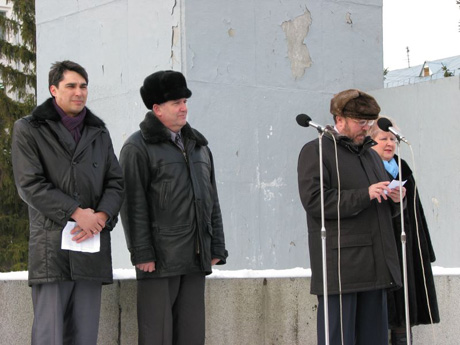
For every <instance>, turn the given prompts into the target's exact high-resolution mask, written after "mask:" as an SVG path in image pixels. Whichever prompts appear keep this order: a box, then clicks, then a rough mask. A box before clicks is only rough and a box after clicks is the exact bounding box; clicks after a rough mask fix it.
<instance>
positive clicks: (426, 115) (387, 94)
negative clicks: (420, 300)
mask: <svg viewBox="0 0 460 345" xmlns="http://www.w3.org/2000/svg"><path fill="white" fill-rule="evenodd" d="M371 93H372V94H373V95H374V96H375V97H376V99H377V100H378V102H379V104H380V105H381V108H382V112H381V113H382V114H385V115H387V116H390V117H392V118H393V119H394V120H395V122H396V124H397V125H398V126H399V128H400V130H401V132H402V133H403V134H404V136H405V137H406V138H407V139H408V140H409V142H410V143H411V146H412V150H413V153H414V159H415V164H414V163H413V160H412V153H411V151H410V148H409V146H407V145H406V144H404V143H402V145H401V157H402V158H403V159H405V160H406V161H407V162H408V163H409V165H410V166H411V167H412V170H414V172H415V175H416V180H417V188H418V190H419V193H420V197H421V199H422V204H423V207H424V211H425V216H426V218H427V223H428V226H429V229H430V235H431V239H432V241H433V246H434V249H435V252H436V266H442V267H458V266H459V264H460V251H459V250H458V244H459V243H460V232H459V231H457V227H458V226H457V225H458V224H460V212H459V209H460V200H459V198H458V197H457V192H458V191H459V190H460V180H459V179H458V171H459V163H458V162H460V150H458V147H457V145H456V144H455V142H456V138H457V136H458V132H459V130H460V122H459V121H458V110H459V109H460V77H459V76H455V77H450V78H444V79H438V80H433V81H429V82H424V83H418V84H414V85H407V86H401V87H394V88H387V89H381V90H376V91H372V92H371Z"/></svg>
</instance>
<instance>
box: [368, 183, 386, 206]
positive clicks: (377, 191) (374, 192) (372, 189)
mask: <svg viewBox="0 0 460 345" xmlns="http://www.w3.org/2000/svg"><path fill="white" fill-rule="evenodd" d="M389 184H390V182H389V181H383V182H379V183H375V184H372V185H370V186H369V197H370V198H371V200H373V199H377V201H378V202H379V203H381V202H382V198H383V199H384V200H387V195H386V194H385V191H387V192H388V193H390V192H391V189H390V188H388V187H387V186H388V185H389Z"/></svg>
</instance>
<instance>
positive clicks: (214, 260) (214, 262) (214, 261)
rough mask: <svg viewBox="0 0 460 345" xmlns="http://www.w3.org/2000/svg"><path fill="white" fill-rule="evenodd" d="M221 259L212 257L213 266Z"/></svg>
mask: <svg viewBox="0 0 460 345" xmlns="http://www.w3.org/2000/svg"><path fill="white" fill-rule="evenodd" d="M219 261H220V259H212V260H211V266H214V265H215V264H217V263H218V262H219Z"/></svg>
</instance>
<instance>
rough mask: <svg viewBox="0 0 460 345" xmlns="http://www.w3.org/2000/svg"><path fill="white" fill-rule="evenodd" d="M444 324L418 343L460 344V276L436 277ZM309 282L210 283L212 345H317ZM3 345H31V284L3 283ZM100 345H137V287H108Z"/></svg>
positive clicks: (422, 332) (420, 334)
mask: <svg viewBox="0 0 460 345" xmlns="http://www.w3.org/2000/svg"><path fill="white" fill-rule="evenodd" d="M435 284H436V289H437V293H438V302H439V310H440V315H441V323H440V324H437V325H434V326H417V327H414V328H413V333H414V344H420V345H428V344H443V345H456V344H458V339H459V338H460V329H459V328H458V327H457V323H458V320H459V319H460V298H459V297H458V294H457V291H458V290H459V289H460V277H459V276H436V277H435ZM309 288H310V279H309V278H247V279H207V281H206V296H205V297H206V332H207V334H206V344H207V345H234V344H251V345H314V344H316V308H317V299H316V297H315V296H313V295H310V294H309ZM0 310H1V311H2V312H1V313H0V344H8V345H24V344H28V343H30V329H31V325H32V304H31V298H30V288H29V287H28V286H27V283H26V282H25V281H0ZM98 344H110V345H113V344H119V345H134V344H137V316H136V282H135V281H133V280H121V281H116V282H115V284H113V285H110V286H104V288H103V296H102V311H101V319H100V331H99V338H98Z"/></svg>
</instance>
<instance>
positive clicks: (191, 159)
mask: <svg viewBox="0 0 460 345" xmlns="http://www.w3.org/2000/svg"><path fill="white" fill-rule="evenodd" d="M140 128H141V129H140V131H137V132H135V133H134V134H133V135H131V136H130V137H129V138H128V140H127V141H126V142H125V144H124V145H123V148H122V150H121V153H120V163H121V166H122V169H123V174H124V177H125V181H126V199H125V202H124V203H123V206H122V209H121V220H122V223H123V229H124V231H125V235H126V241H127V244H128V249H129V251H130V252H131V261H132V263H133V265H136V264H139V263H145V262H150V261H155V266H156V271H155V272H152V273H149V272H143V271H140V270H136V272H137V277H138V279H145V278H155V277H165V276H173V275H182V274H188V273H193V272H205V273H206V274H210V273H211V271H212V269H211V259H212V258H218V259H220V260H221V262H220V263H219V264H224V263H225V260H226V258H227V250H226V249H225V239H224V232H223V226H222V216H221V211H220V206H219V199H218V196H217V188H216V182H215V176H214V164H213V160H212V155H211V151H210V150H209V148H208V146H207V144H208V142H207V140H206V139H205V138H204V137H203V135H201V134H200V133H199V132H198V131H196V130H195V129H192V128H191V127H190V126H189V125H188V124H186V125H185V126H184V127H183V128H182V130H181V133H182V138H183V140H184V142H185V153H184V154H183V152H182V150H181V149H179V148H178V147H177V146H176V145H175V144H174V143H173V142H172V141H171V134H170V131H169V130H168V129H167V128H166V127H165V126H164V125H163V124H162V123H161V122H160V121H159V120H158V119H157V118H156V116H155V115H154V114H153V113H152V112H148V113H147V115H146V116H145V120H144V121H143V122H142V123H141V124H140Z"/></svg>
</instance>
